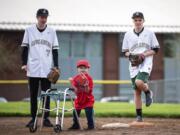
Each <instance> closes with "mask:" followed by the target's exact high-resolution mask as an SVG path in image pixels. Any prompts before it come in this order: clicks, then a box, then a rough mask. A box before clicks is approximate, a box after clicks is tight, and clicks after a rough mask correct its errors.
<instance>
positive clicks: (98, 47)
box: [57, 32, 102, 58]
mask: <svg viewBox="0 0 180 135" xmlns="http://www.w3.org/2000/svg"><path fill="white" fill-rule="evenodd" d="M57 35H58V40H59V45H60V50H59V51H60V55H61V57H63V58H67V57H72V58H74V57H77V58H79V57H85V58H92V57H102V36H101V33H81V32H58V33H57Z"/></svg>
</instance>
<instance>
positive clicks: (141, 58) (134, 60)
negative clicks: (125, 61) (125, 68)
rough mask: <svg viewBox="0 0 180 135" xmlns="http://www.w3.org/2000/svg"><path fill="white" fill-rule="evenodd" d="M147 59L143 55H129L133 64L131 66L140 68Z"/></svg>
mask: <svg viewBox="0 0 180 135" xmlns="http://www.w3.org/2000/svg"><path fill="white" fill-rule="evenodd" d="M144 59H145V56H144V55H143V54H130V55H129V61H130V62H131V66H132V67H135V66H139V65H140V64H141V63H143V61H144Z"/></svg>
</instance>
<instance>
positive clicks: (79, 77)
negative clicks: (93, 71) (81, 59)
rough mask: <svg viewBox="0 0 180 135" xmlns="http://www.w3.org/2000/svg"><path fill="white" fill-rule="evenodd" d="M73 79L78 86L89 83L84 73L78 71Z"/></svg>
mask: <svg viewBox="0 0 180 135" xmlns="http://www.w3.org/2000/svg"><path fill="white" fill-rule="evenodd" d="M74 81H75V82H77V84H78V85H79V86H82V87H84V86H87V85H88V84H89V81H88V79H87V77H86V76H85V74H84V73H80V74H79V75H77V76H76V77H75V78H74Z"/></svg>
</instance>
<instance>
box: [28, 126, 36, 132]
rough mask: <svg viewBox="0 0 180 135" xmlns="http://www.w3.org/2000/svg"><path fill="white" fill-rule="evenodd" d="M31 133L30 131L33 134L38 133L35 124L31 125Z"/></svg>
mask: <svg viewBox="0 0 180 135" xmlns="http://www.w3.org/2000/svg"><path fill="white" fill-rule="evenodd" d="M29 131H30V132H31V133H34V132H36V131H37V126H35V128H34V124H33V125H31V126H30V127H29Z"/></svg>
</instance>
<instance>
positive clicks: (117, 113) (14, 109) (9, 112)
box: [0, 102, 180, 118]
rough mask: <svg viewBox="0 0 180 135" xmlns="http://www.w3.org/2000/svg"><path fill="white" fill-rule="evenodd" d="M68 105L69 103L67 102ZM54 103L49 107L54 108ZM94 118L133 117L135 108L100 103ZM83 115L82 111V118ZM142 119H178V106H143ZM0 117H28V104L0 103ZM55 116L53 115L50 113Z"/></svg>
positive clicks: (132, 106) (52, 114)
mask: <svg viewBox="0 0 180 135" xmlns="http://www.w3.org/2000/svg"><path fill="white" fill-rule="evenodd" d="M67 105H68V106H69V105H70V102H67ZM54 106H55V105H54V102H52V103H51V107H54ZM69 107H70V106H69ZM94 110H95V116H96V117H135V106H134V104H131V103H117V102H116V103H114V102H113V103H112V102H110V103H100V102H96V103H95V105H94ZM84 115H85V113H84V111H82V116H84ZM143 115H144V117H154V118H156V117H161V118H180V107H179V104H155V103H154V104H152V106H151V107H145V106H144V105H143ZM0 116H1V117H5V116H30V103H29V102H8V103H0ZM51 116H55V113H54V112H53V113H51ZM65 116H72V113H71V112H70V113H65Z"/></svg>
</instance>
